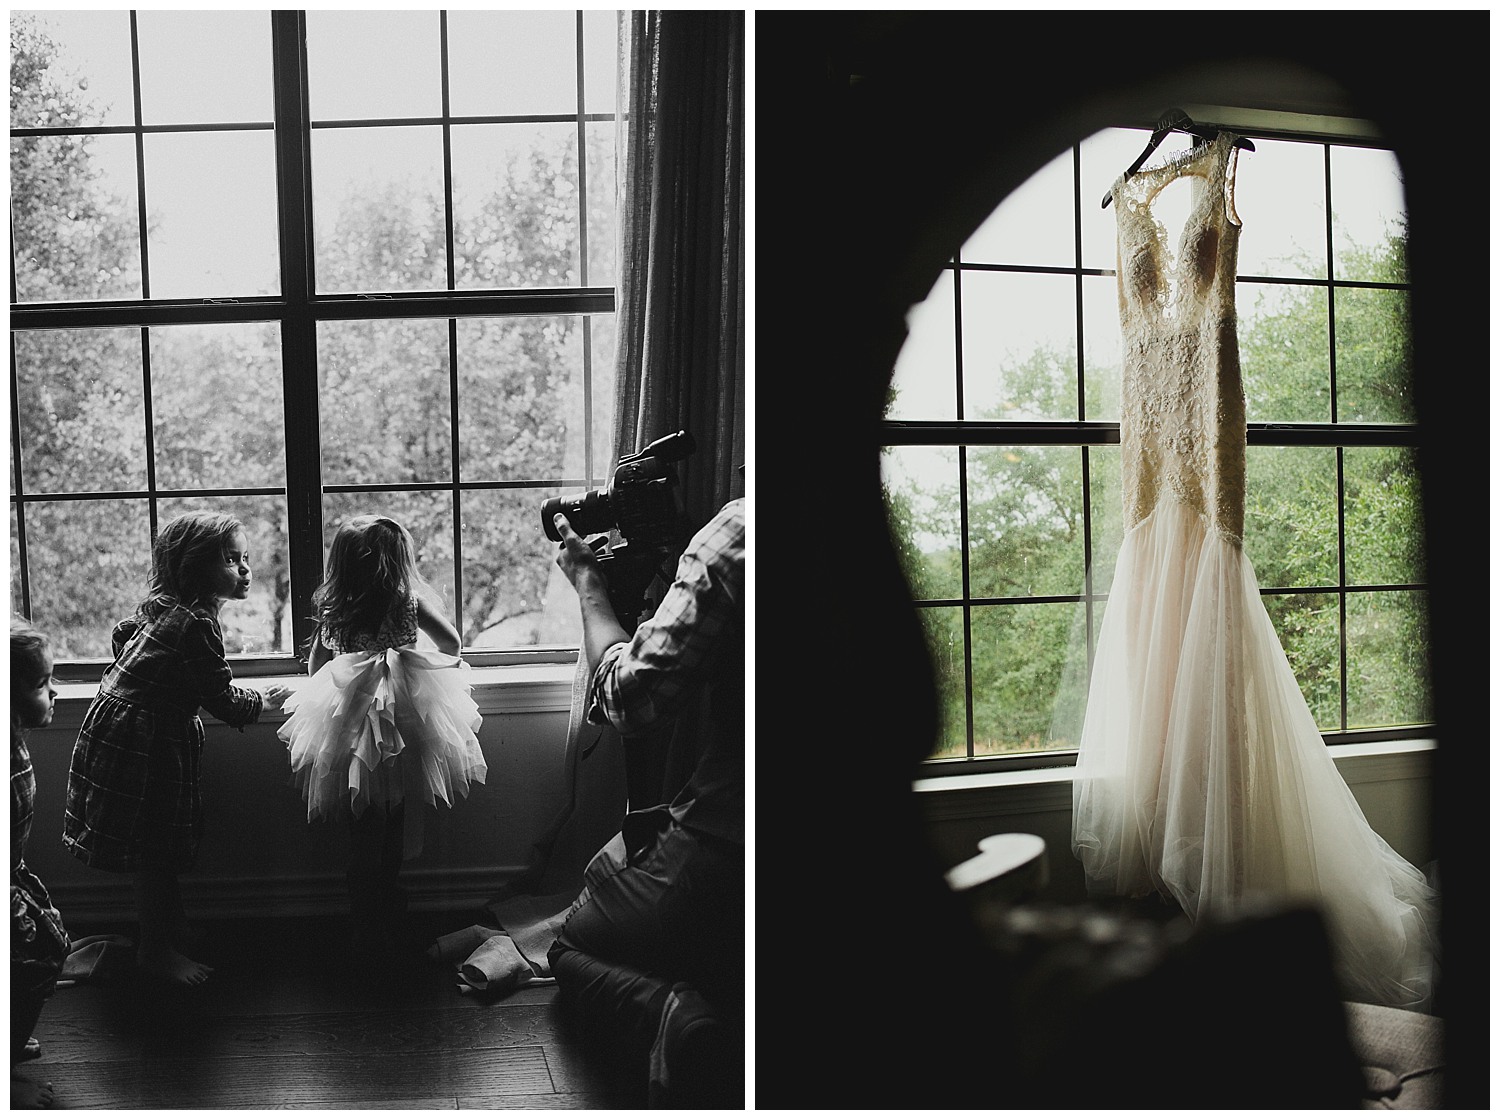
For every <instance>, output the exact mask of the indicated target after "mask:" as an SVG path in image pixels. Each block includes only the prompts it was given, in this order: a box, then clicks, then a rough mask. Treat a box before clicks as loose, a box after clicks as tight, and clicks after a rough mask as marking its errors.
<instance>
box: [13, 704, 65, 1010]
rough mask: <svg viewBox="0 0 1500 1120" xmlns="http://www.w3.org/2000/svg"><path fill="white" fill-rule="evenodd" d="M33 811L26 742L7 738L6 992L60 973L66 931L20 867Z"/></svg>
mask: <svg viewBox="0 0 1500 1120" xmlns="http://www.w3.org/2000/svg"><path fill="white" fill-rule="evenodd" d="M35 808H36V774H35V773H34V772H33V771H32V769H31V755H30V753H29V752H28V751H27V749H26V741H25V740H24V739H22V738H21V736H20V735H19V734H18V733H12V735H11V739H10V963H11V983H12V987H22V986H27V987H29V986H31V985H32V984H35V983H37V982H39V981H41V980H43V979H45V978H48V977H51V976H55V975H56V974H57V973H58V972H60V971H62V966H63V961H65V960H66V959H67V957H68V947H69V939H68V931H67V930H66V929H64V928H63V923H62V916H61V915H60V914H59V913H58V912H57V908H56V907H55V906H53V905H52V899H51V897H50V896H49V895H48V894H47V888H46V887H45V886H44V885H43V884H42V881H41V880H40V879H38V878H37V877H36V873H35V872H33V871H32V870H31V868H29V867H27V866H26V841H27V840H28V839H29V838H30V836H31V819H32V814H33V813H34V811H35Z"/></svg>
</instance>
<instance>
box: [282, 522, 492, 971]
mask: <svg viewBox="0 0 1500 1120" xmlns="http://www.w3.org/2000/svg"><path fill="white" fill-rule="evenodd" d="M313 607H314V610H315V611H316V612H317V624H318V625H317V630H316V631H315V632H314V634H313V638H312V643H311V649H310V653H309V657H308V672H309V673H310V674H311V677H310V679H309V680H308V682H307V684H306V685H304V686H303V687H302V688H301V689H299V690H298V691H297V692H296V693H295V694H294V695H293V696H291V697H290V698H289V699H287V700H285V701H284V702H283V704H282V710H283V711H285V712H287V713H289V718H288V719H287V720H286V722H285V723H283V724H282V725H281V728H280V730H279V732H278V734H279V735H280V736H281V738H282V740H283V741H285V743H286V745H287V750H288V753H289V755H290V761H291V767H292V779H293V782H294V784H295V785H296V786H297V787H298V788H299V789H300V790H301V791H302V794H303V797H304V798H305V799H306V801H307V819H308V820H309V821H312V820H314V819H315V818H318V817H323V818H326V819H331V820H347V821H348V822H349V830H350V862H349V875H348V885H349V895H350V903H351V916H352V918H353V922H354V930H353V933H354V937H353V940H354V945H355V947H356V948H359V949H364V950H372V951H388V950H390V949H392V948H394V947H395V946H396V934H397V925H396V923H397V922H399V920H400V918H401V916H402V915H403V914H404V912H405V909H406V906H405V893H404V892H403V891H402V890H401V888H400V887H399V886H398V885H397V877H398V875H399V873H400V869H401V863H402V860H403V859H410V858H412V857H413V856H416V855H417V854H419V853H420V852H421V850H422V803H423V802H425V803H426V804H428V805H435V804H436V803H437V802H438V801H439V800H441V801H442V802H443V804H444V805H446V806H449V807H451V806H452V805H453V803H454V800H455V797H462V796H466V795H467V794H468V792H469V784H470V783H471V782H483V781H484V776H485V770H486V766H485V761H484V754H483V753H482V751H481V750H480V746H479V740H478V739H477V738H476V736H475V732H476V731H478V730H479V724H480V716H479V709H478V707H477V706H476V705H475V703H474V700H473V697H472V696H471V695H470V692H471V687H472V686H471V683H470V679H469V666H468V664H467V663H465V662H464V661H463V660H461V659H460V657H459V649H460V640H459V635H458V631H457V630H455V629H454V627H453V625H452V623H450V622H449V621H448V620H447V619H446V618H445V617H444V616H443V615H442V614H441V613H440V607H441V604H440V600H439V597H438V594H437V592H436V591H434V590H433V588H432V587H431V586H430V585H429V584H428V583H427V582H426V581H425V580H423V579H422V577H421V575H420V573H419V572H418V571H417V555H416V547H415V545H414V544H413V543H412V538H411V534H410V533H409V532H407V530H406V529H405V528H404V527H403V526H402V525H400V524H398V523H397V522H395V521H393V520H391V519H390V518H389V517H375V516H369V515H363V516H359V517H354V518H351V519H349V520H348V521H346V522H345V523H344V524H343V525H341V526H340V527H339V529H338V531H337V532H336V533H335V534H334V537H333V544H332V545H331V546H330V548H329V550H328V575H327V578H326V579H325V580H324V581H323V584H322V586H321V587H319V588H318V590H317V591H316V592H314V594H313ZM419 631H420V632H421V633H425V634H426V635H427V636H428V637H429V638H431V639H432V641H433V643H434V644H435V645H436V646H437V649H436V650H430V649H418V648H416V643H417V637H418V633H419ZM408 806H410V807H409V808H408Z"/></svg>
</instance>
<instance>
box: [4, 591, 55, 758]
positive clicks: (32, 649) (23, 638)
mask: <svg viewBox="0 0 1500 1120" xmlns="http://www.w3.org/2000/svg"><path fill="white" fill-rule="evenodd" d="M50 646H51V642H50V641H49V640H48V638H47V635H46V634H43V633H42V632H41V631H40V630H38V629H37V628H36V627H35V626H33V625H32V624H31V622H30V620H29V619H25V618H22V617H21V616H20V615H13V616H12V617H11V620H10V694H11V695H12V696H15V694H16V693H17V692H19V691H21V690H22V689H25V688H29V687H30V686H31V684H32V682H33V681H35V680H36V675H37V674H38V673H40V672H41V671H42V655H43V654H44V653H46V652H47V650H48V649H49V648H50ZM21 738H23V733H22V731H21V721H20V718H19V717H18V716H17V715H16V706H15V704H11V706H10V742H11V746H12V747H14V746H15V743H16V740H18V739H21Z"/></svg>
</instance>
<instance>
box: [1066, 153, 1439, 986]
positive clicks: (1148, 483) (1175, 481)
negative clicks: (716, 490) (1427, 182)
mask: <svg viewBox="0 0 1500 1120" xmlns="http://www.w3.org/2000/svg"><path fill="white" fill-rule="evenodd" d="M1235 141H1236V138H1235V137H1234V136H1233V135H1231V134H1229V133H1220V134H1219V136H1218V138H1217V139H1215V140H1213V141H1212V142H1210V143H1207V144H1203V145H1201V146H1199V147H1197V148H1194V149H1191V150H1189V151H1185V152H1183V153H1182V154H1180V155H1178V156H1176V157H1174V158H1171V159H1169V160H1167V161H1166V162H1164V163H1162V164H1161V165H1160V166H1157V167H1154V168H1147V169H1145V170H1141V171H1138V172H1135V173H1134V174H1126V175H1122V176H1121V177H1120V179H1119V180H1117V181H1116V183H1115V185H1114V187H1113V190H1112V197H1113V200H1114V201H1115V203H1116V215H1117V218H1116V220H1117V224H1118V234H1119V240H1118V249H1119V260H1118V271H1117V276H1118V294H1119V304H1120V317H1121V326H1122V333H1123V342H1124V369H1123V382H1122V388H1121V422H1120V448H1121V457H1122V473H1123V489H1124V503H1125V530H1126V535H1125V539H1124V541H1123V543H1122V546H1121V549H1120V554H1119V559H1118V561H1117V566H1116V570H1115V578H1114V583H1113V585H1112V590H1111V592H1110V596H1109V600H1108V603H1107V605H1106V607H1105V611H1104V616H1103V620H1102V623H1101V628H1100V633H1099V643H1098V650H1097V655H1096V658H1095V662H1094V667H1093V670H1092V674H1091V676H1090V681H1089V690H1088V698H1087V707H1086V709H1085V712H1084V719H1083V726H1082V731H1081V734H1080V738H1079V755H1078V764H1077V770H1076V776H1075V779H1074V783H1073V850H1074V853H1075V854H1076V855H1077V856H1078V858H1079V859H1080V860H1081V861H1082V863H1083V866H1084V871H1085V873H1086V876H1087V879H1088V883H1089V887H1090V890H1091V891H1092V892H1095V893H1100V894H1111V895H1123V896H1141V895H1145V894H1149V893H1151V892H1153V891H1155V892H1158V893H1160V894H1161V895H1163V896H1169V897H1171V898H1173V899H1175V900H1176V901H1177V902H1178V903H1179V904H1180V905H1181V907H1182V909H1183V910H1184V911H1185V912H1186V913H1187V914H1188V915H1189V917H1190V918H1193V919H1195V920H1196V919H1197V918H1199V917H1200V916H1211V915H1226V914H1229V913H1233V912H1234V911H1235V910H1236V909H1237V908H1239V907H1240V906H1241V905H1242V904H1245V903H1248V902H1251V901H1252V900H1272V901H1275V902H1283V903H1296V902H1309V903H1313V904H1315V905H1316V906H1317V907H1318V908H1319V909H1320V910H1321V912H1322V914H1323V917H1324V921H1325V924H1326V926H1327V928H1328V932H1329V936H1330V940H1331V942H1332V945H1333V948H1334V953H1335V957H1336V963H1337V966H1338V970H1339V974H1340V978H1341V981H1342V983H1343V986H1344V990H1345V994H1346V998H1349V999H1353V1000H1360V1001H1364V1002H1369V1003H1379V1004H1386V1005H1390V1006H1397V1007H1408V1008H1416V1009H1423V1008H1426V1007H1427V1006H1428V1005H1429V1000H1430V995H1431V979H1432V976H1431V973H1432V967H1433V965H1432V953H1433V946H1434V944H1435V923H1436V913H1435V905H1434V891H1433V889H1432V888H1431V887H1430V886H1429V884H1428V883H1427V881H1426V879H1425V878H1424V876H1423V874H1422V873H1421V872H1420V871H1419V870H1418V869H1417V868H1415V867H1414V866H1412V865H1411V864H1410V863H1408V862H1407V861H1406V860H1405V859H1403V858H1402V857H1401V856H1400V855H1399V854H1398V853H1397V852H1396V851H1395V850H1393V849H1392V848H1391V847H1390V845H1389V844H1387V843H1386V842H1385V840H1384V839H1382V838H1381V837H1380V836H1379V835H1378V834H1377V833H1376V832H1375V831H1374V829H1372V828H1371V827H1370V825H1369V824H1368V822H1367V821H1366V819H1365V816H1364V813H1363V812H1362V811H1361V809H1360V807H1359V805H1358V803H1357V802H1356V801H1355V799H1354V796H1353V795H1352V794H1351V793H1350V791H1349V788H1348V786H1347V785H1346V784H1345V782H1344V780H1343V778H1342V776H1341V775H1340V774H1339V772H1338V770H1337V768H1336V767H1335V765H1334V762H1333V759H1332V756H1331V755H1330V753H1329V750H1328V747H1327V745H1326V744H1325V743H1324V741H1323V738H1322V735H1321V734H1320V733H1319V731H1318V727H1317V724H1316V722H1315V720H1314V719H1313V716H1312V713H1311V712H1310V711H1309V709H1308V706H1307V703H1306V701H1305V699H1304V697H1303V695H1302V692H1301V689H1300V688H1299V687H1298V685H1297V681H1296V678H1295V677H1294V675H1293V673H1292V670H1291V667H1290V665H1289V664H1288V662H1287V659H1286V655H1285V653H1284V652H1283V650H1282V648H1281V642H1280V639H1279V637H1278V635H1277V633H1276V631H1275V629H1274V627H1273V625H1272V623H1271V619H1270V617H1269V616H1268V615H1267V613H1266V610H1265V607H1264V605H1263V603H1262V602H1261V597H1260V591H1259V585H1258V583H1257V581H1256V577H1255V573H1254V571H1253V569H1252V567H1251V564H1250V561H1249V559H1248V558H1247V557H1246V555H1245V553H1244V551H1243V547H1242V544H1243V542H1242V534H1243V528H1244V508H1245V398H1244V391H1243V388H1242V385H1241V381H1240V368H1239V354H1238V345H1237V337H1236V322H1235V302H1234V300H1235V270H1236V259H1237V249H1238V240H1239V233H1240V225H1239V220H1238V218H1237V216H1236V215H1235V211H1234V201H1233V177H1234V171H1235V167H1236V163H1237V150H1236V148H1235ZM1184 177H1188V178H1190V179H1191V181H1192V183H1193V185H1194V194H1193V200H1192V204H1191V206H1190V208H1189V216H1188V218H1187V221H1186V224H1185V226H1184V227H1183V230H1182V232H1181V236H1180V240H1179V242H1178V245H1177V248H1176V250H1175V252H1174V251H1173V249H1172V247H1171V245H1170V244H1169V242H1168V240H1167V234H1166V230H1165V229H1164V228H1163V226H1162V225H1161V223H1160V222H1159V221H1158V220H1157V219H1156V217H1155V215H1154V214H1153V211H1152V207H1153V203H1154V202H1155V201H1156V199H1157V196H1158V195H1159V194H1160V193H1161V192H1162V190H1163V189H1164V188H1166V187H1167V186H1169V185H1170V184H1172V183H1174V182H1176V181H1178V180H1179V179H1182V178H1184Z"/></svg>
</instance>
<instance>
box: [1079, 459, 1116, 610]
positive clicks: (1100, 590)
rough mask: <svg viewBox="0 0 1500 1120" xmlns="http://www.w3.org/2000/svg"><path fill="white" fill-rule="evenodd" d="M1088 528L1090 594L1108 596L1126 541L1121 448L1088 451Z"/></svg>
mask: <svg viewBox="0 0 1500 1120" xmlns="http://www.w3.org/2000/svg"><path fill="white" fill-rule="evenodd" d="M1088 457H1089V460H1088V461H1089V528H1090V530H1091V533H1090V536H1091V545H1090V548H1091V554H1090V559H1089V563H1090V564H1091V565H1092V566H1093V577H1092V580H1091V587H1090V590H1091V592H1092V593H1093V594H1095V595H1107V594H1109V589H1110V585H1111V584H1113V583H1114V579H1115V561H1116V559H1117V558H1118V557H1119V555H1120V544H1121V542H1122V541H1124V539H1125V499H1124V494H1125V484H1124V480H1123V479H1122V477H1121V474H1120V445H1119V444H1105V445H1103V446H1094V447H1090V448H1088Z"/></svg>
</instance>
